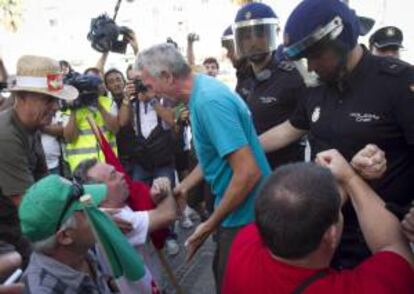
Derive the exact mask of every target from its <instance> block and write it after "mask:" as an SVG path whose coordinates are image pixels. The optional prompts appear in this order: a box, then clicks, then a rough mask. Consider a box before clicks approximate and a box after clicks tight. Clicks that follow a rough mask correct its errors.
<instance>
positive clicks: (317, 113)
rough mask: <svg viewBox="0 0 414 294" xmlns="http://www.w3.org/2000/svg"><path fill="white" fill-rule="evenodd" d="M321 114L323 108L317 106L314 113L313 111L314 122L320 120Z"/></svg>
mask: <svg viewBox="0 0 414 294" xmlns="http://www.w3.org/2000/svg"><path fill="white" fill-rule="evenodd" d="M320 116H321V108H320V107H319V106H318V107H315V109H314V110H313V113H312V118H311V119H312V122H313V123H316V122H317V121H318V120H319V117H320Z"/></svg>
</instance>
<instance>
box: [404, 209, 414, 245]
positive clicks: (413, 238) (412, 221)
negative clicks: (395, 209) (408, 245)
mask: <svg viewBox="0 0 414 294" xmlns="http://www.w3.org/2000/svg"><path fill="white" fill-rule="evenodd" d="M401 225H402V229H403V233H404V235H405V236H406V237H407V239H408V240H409V241H410V242H412V243H414V207H411V209H410V211H409V212H408V213H407V214H406V215H405V216H404V219H403V220H402V222H401Z"/></svg>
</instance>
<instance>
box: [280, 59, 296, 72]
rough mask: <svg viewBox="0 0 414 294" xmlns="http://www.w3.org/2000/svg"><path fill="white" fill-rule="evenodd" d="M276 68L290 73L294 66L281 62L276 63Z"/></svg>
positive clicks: (288, 62) (289, 62) (291, 63)
mask: <svg viewBox="0 0 414 294" xmlns="http://www.w3.org/2000/svg"><path fill="white" fill-rule="evenodd" d="M277 67H278V68H279V69H281V70H284V71H292V70H294V69H295V64H294V63H293V62H291V61H286V60H283V61H281V62H279V63H278V65H277Z"/></svg>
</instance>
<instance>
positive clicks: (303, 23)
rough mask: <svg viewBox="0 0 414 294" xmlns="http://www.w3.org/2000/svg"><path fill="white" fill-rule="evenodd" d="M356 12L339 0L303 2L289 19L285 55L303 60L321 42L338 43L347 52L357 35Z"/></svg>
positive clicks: (352, 46) (358, 25) (285, 36)
mask: <svg viewBox="0 0 414 294" xmlns="http://www.w3.org/2000/svg"><path fill="white" fill-rule="evenodd" d="M359 30H360V24H359V19H358V17H357V16H356V15H355V12H354V11H353V10H351V9H350V8H349V7H348V6H347V5H346V4H345V3H342V2H341V1H339V0H304V1H302V2H301V3H300V4H299V5H298V6H297V7H296V8H295V9H294V10H293V12H292V13H291V15H290V16H289V18H288V20H287V23H286V27H285V35H284V45H285V49H284V52H285V55H286V56H287V57H288V58H290V59H300V58H303V57H306V55H307V54H308V52H309V50H311V49H312V48H314V45H317V44H319V43H320V42H321V41H323V40H337V41H338V43H340V45H341V46H342V47H343V48H344V49H345V50H346V51H347V52H349V51H350V50H352V49H353V48H354V47H355V45H356V44H357V40H358V36H359V34H360V32H359Z"/></svg>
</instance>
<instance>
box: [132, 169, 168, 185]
mask: <svg viewBox="0 0 414 294" xmlns="http://www.w3.org/2000/svg"><path fill="white" fill-rule="evenodd" d="M159 177H167V178H168V179H169V180H170V181H171V186H172V187H173V188H174V186H175V168H174V165H167V166H162V167H157V168H154V169H152V170H147V169H144V168H143V167H142V166H141V165H139V164H134V165H133V167H132V178H133V179H134V180H140V181H143V182H145V183H147V184H148V185H152V182H153V181H154V180H155V179H156V178H159Z"/></svg>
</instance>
